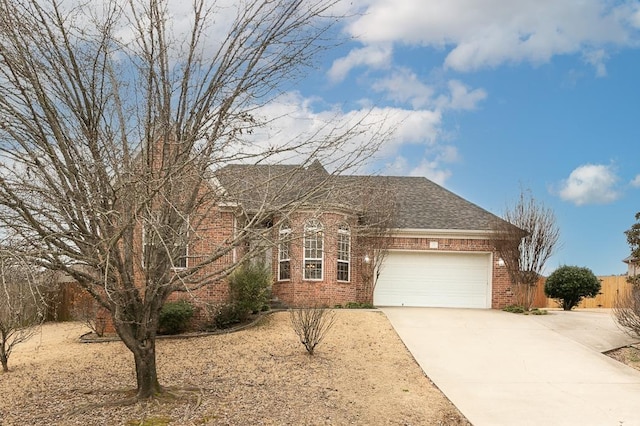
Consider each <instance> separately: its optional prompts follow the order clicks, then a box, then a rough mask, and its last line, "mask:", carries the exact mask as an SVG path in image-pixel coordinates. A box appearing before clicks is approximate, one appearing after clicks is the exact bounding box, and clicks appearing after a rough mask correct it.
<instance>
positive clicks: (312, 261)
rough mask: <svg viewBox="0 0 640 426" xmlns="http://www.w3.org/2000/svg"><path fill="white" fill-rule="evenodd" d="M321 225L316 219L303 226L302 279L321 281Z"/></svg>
mask: <svg viewBox="0 0 640 426" xmlns="http://www.w3.org/2000/svg"><path fill="white" fill-rule="evenodd" d="M322 255H323V241H322V223H320V221H318V220H316V219H312V220H309V221H307V223H305V225H304V279H305V280H322Z"/></svg>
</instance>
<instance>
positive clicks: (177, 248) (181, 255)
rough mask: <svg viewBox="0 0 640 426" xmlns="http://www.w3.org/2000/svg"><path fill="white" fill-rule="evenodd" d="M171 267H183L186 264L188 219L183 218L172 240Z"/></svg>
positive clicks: (187, 255) (187, 254)
mask: <svg viewBox="0 0 640 426" xmlns="http://www.w3.org/2000/svg"><path fill="white" fill-rule="evenodd" d="M173 246H174V250H173V253H172V254H173V259H174V260H173V267H174V268H176V269H178V268H180V269H184V268H186V267H187V266H188V264H187V260H188V257H189V219H188V218H187V219H185V220H184V221H183V222H182V223H181V224H180V227H179V228H178V232H177V235H175V240H174V242H173Z"/></svg>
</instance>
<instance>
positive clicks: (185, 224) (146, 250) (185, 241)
mask: <svg viewBox="0 0 640 426" xmlns="http://www.w3.org/2000/svg"><path fill="white" fill-rule="evenodd" d="M161 228H163V225H160V224H159V223H158V220H157V219H156V220H151V219H147V220H145V223H144V226H143V227H142V266H143V267H145V268H146V267H147V266H148V265H151V264H152V262H153V260H152V257H156V262H157V261H158V260H157V256H158V255H161V256H162V254H165V255H167V254H168V256H167V257H169V256H170V257H171V259H172V262H171V264H172V265H173V267H174V268H175V269H184V268H186V267H187V266H188V262H187V259H188V255H189V220H188V218H187V219H185V220H184V221H182V223H181V224H180V225H179V227H178V230H177V231H176V232H175V234H174V235H171V237H168V238H171V239H173V250H170V253H169V250H168V247H167V246H166V243H165V242H164V241H162V237H161V235H162V234H163V232H162V229H161ZM165 228H166V227H165ZM165 241H166V240H165ZM160 249H162V251H163V253H162V254H161V253H159V252H158V250H160ZM165 259H166V258H165ZM163 261H166V260H163Z"/></svg>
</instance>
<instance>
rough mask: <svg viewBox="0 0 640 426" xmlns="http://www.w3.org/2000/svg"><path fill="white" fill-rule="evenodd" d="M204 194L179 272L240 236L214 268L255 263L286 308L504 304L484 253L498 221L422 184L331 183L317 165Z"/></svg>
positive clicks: (210, 292)
mask: <svg viewBox="0 0 640 426" xmlns="http://www.w3.org/2000/svg"><path fill="white" fill-rule="evenodd" d="M256 183H258V184H256ZM211 184H212V185H214V186H215V187H216V191H217V193H218V194H221V197H220V199H219V201H217V205H216V206H215V207H214V208H211V209H209V210H208V211H207V220H203V221H200V225H199V229H198V235H199V236H198V239H197V240H196V241H193V242H192V241H190V242H189V246H188V248H185V259H186V260H185V262H188V261H189V259H191V258H195V257H198V256H199V254H200V253H203V252H208V251H211V250H220V249H221V248H222V247H224V244H225V240H226V239H228V238H229V236H231V235H233V234H234V233H235V232H240V231H238V230H239V229H240V230H242V231H241V232H254V234H255V235H249V236H248V237H247V238H246V241H245V243H244V244H243V245H242V246H238V247H234V248H233V249H232V250H230V251H229V253H228V255H227V256H225V257H224V258H223V259H222V260H221V261H220V262H218V264H217V265H215V266H216V267H218V268H220V267H224V263H225V262H227V263H228V264H232V263H234V262H239V261H241V260H243V259H246V258H247V257H252V258H254V259H255V258H259V259H260V260H264V262H265V263H266V264H267V265H269V266H270V267H271V271H272V276H273V284H272V294H273V296H274V298H276V299H278V300H280V301H281V302H283V303H284V304H285V305H288V306H304V305H326V306H334V305H336V304H344V303H347V302H368V303H374V304H375V305H379V306H435V307H469V308H501V307H504V306H506V305H508V304H510V303H512V299H511V298H512V294H511V291H510V282H509V278H508V274H507V271H506V268H505V267H504V265H503V262H501V260H500V259H499V257H498V255H497V254H496V252H495V250H494V248H493V247H492V245H491V243H490V235H491V232H492V231H491V230H492V224H493V223H494V221H496V220H501V219H499V218H497V217H496V216H495V215H493V214H491V213H489V212H488V211H486V210H484V209H482V208H480V207H478V206H476V205H475V204H473V203H471V202H469V201H467V200H465V199H463V198H461V197H459V196H457V195H455V194H453V193H452V192H450V191H448V190H446V189H444V188H443V187H441V186H439V185H437V184H435V183H433V182H431V181H429V180H428V179H426V178H422V177H397V176H396V177H394V176H351V175H349V176H347V175H345V176H342V175H337V176H335V175H330V174H329V173H327V172H326V170H325V169H324V168H323V167H322V165H321V164H320V163H319V162H317V161H316V162H314V163H313V164H311V165H310V166H308V167H306V168H303V167H301V166H286V165H277V166H273V165H233V166H227V167H225V168H223V169H221V170H219V171H218V172H217V173H215V176H214V177H212V179H211ZM265 212H268V214H265ZM380 212H383V213H380ZM389 213H391V214H389ZM381 215H382V216H384V217H386V218H387V219H388V220H386V221H385V222H384V224H383V226H380V225H379V224H377V223H376V217H379V216H381ZM258 216H259V217H260V218H261V219H260V221H256V222H255V223H251V221H252V220H253V218H255V217H258ZM265 218H268V219H266V220H265ZM248 223H249V224H250V226H247V224H248ZM372 223H373V226H371V224H372ZM372 230H373V232H372ZM187 253H188V255H187ZM382 254H383V255H382ZM380 260H381V261H380ZM227 294H228V291H227V285H226V283H225V282H224V280H221V281H219V282H216V283H213V284H210V285H208V286H207V287H205V288H203V289H200V290H199V292H198V293H197V297H199V298H204V299H206V300H207V301H208V302H224V300H225V298H226V297H227Z"/></svg>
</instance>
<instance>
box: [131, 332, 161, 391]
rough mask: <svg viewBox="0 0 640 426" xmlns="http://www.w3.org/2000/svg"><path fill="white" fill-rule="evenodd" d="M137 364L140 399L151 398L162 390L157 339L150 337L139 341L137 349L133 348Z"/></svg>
mask: <svg viewBox="0 0 640 426" xmlns="http://www.w3.org/2000/svg"><path fill="white" fill-rule="evenodd" d="M132 352H133V358H134V360H135V364H136V380H137V382H138V393H137V395H136V397H137V398H138V399H149V398H152V397H154V396H156V395H158V394H160V393H161V392H162V387H161V386H160V383H159V382H158V372H157V369H156V342H155V339H148V340H146V341H145V342H142V343H139V344H138V345H137V347H136V348H135V350H132Z"/></svg>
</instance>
